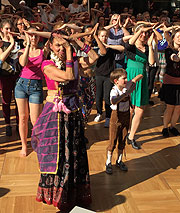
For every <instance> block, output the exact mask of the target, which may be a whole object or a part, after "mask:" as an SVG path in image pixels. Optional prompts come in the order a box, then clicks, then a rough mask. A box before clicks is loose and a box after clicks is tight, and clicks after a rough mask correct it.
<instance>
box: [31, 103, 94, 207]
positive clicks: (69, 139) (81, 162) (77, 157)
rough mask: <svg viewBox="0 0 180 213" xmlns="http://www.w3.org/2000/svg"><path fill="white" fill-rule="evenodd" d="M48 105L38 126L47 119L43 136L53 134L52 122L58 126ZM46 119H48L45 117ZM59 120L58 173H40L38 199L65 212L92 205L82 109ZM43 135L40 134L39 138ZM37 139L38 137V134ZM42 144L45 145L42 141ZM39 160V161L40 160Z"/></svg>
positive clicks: (50, 104)
mask: <svg viewBox="0 0 180 213" xmlns="http://www.w3.org/2000/svg"><path fill="white" fill-rule="evenodd" d="M47 106H49V107H50V108H51V107H52V106H53V103H48V105H47ZM47 106H46V107H45V109H43V111H44V112H42V114H41V115H40V117H39V119H38V120H37V123H36V124H35V126H36V125H37V126H38V125H39V124H40V123H42V122H43V121H45V120H47V122H48V123H49V125H44V126H43V125H42V128H43V127H45V129H44V130H42V129H41V130H40V131H41V133H42V132H46V133H47V132H51V131H49V129H48V126H49V127H51V125H50V124H51V122H53V123H55V122H54V121H55V120H54V119H55V117H56V116H53V114H54V113H56V112H53V111H51V112H50V114H51V115H52V116H50V115H49V113H47V112H48V107H47ZM45 111H46V112H45ZM46 116H48V119H46V118H45V117H46ZM51 117H52V121H51ZM57 117H59V119H57V122H56V125H58V122H59V130H58V131H60V132H59V133H60V138H59V141H58V143H59V146H58V149H59V150H58V151H59V161H58V170H57V173H56V174H51V173H41V177H40V182H39V187H38V192H37V197H36V200H37V201H39V202H44V203H47V204H49V205H50V204H53V205H54V206H55V207H58V208H59V209H61V210H65V209H68V208H70V207H73V206H74V205H78V204H79V205H87V204H90V203H91V194H90V180H89V168H88V158H87V151H86V143H85V139H84V128H83V118H82V112H81V110H77V111H75V112H71V113H70V114H69V115H66V114H65V113H64V112H60V116H57ZM41 135H42V134H39V137H41ZM34 137H38V132H36V135H34V136H33V138H34ZM46 137H47V134H46ZM33 138H32V139H33ZM39 141H42V140H39ZM41 143H42V144H43V141H42V142H41ZM49 146H51V140H49ZM36 148H37V147H36ZM36 151H37V150H36ZM38 155H39V153H38ZM38 159H40V158H39V157H38Z"/></svg>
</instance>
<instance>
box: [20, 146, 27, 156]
mask: <svg viewBox="0 0 180 213" xmlns="http://www.w3.org/2000/svg"><path fill="white" fill-rule="evenodd" d="M19 155H20V157H26V156H27V149H23V148H22V149H21V151H20V153H19Z"/></svg>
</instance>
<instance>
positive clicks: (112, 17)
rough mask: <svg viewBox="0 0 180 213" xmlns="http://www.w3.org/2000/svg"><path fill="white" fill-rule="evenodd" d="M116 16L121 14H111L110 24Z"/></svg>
mask: <svg viewBox="0 0 180 213" xmlns="http://www.w3.org/2000/svg"><path fill="white" fill-rule="evenodd" d="M115 16H119V14H117V13H115V14H113V15H112V16H111V19H110V22H109V24H110V25H111V24H112V20H113V19H114V17H115Z"/></svg>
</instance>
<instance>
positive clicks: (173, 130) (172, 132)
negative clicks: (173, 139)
mask: <svg viewBox="0 0 180 213" xmlns="http://www.w3.org/2000/svg"><path fill="white" fill-rule="evenodd" d="M169 132H170V133H171V134H173V135H174V136H178V135H180V132H179V131H178V130H177V129H176V128H175V127H172V128H169Z"/></svg>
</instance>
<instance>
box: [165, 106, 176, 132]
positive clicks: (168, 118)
mask: <svg viewBox="0 0 180 213" xmlns="http://www.w3.org/2000/svg"><path fill="white" fill-rule="evenodd" d="M174 108H175V106H174V105H169V104H167V106H166V110H165V112H164V117H163V124H164V128H168V124H169V123H170V121H171V117H172V115H173V111H174Z"/></svg>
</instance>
